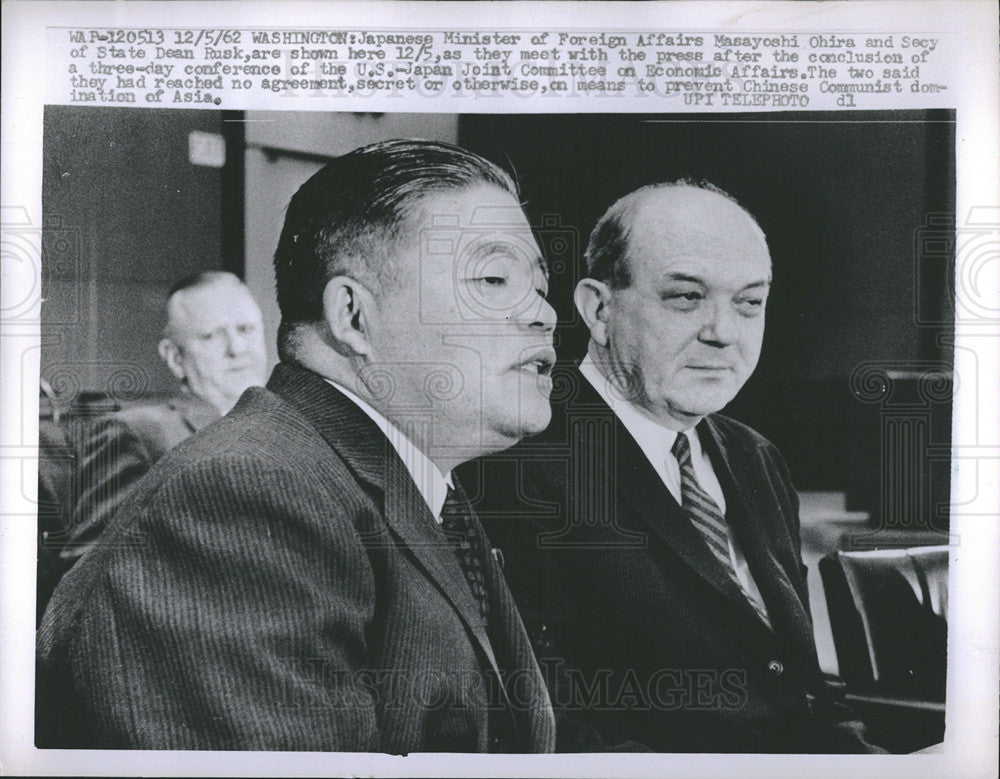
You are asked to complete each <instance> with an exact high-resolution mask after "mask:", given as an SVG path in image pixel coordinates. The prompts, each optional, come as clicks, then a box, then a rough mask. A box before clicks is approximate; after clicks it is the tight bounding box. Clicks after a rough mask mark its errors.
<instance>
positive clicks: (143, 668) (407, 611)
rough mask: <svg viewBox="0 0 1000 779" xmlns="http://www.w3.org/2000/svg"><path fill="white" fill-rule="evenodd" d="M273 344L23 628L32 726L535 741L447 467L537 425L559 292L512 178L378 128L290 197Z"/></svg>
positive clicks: (114, 734) (153, 734)
mask: <svg viewBox="0 0 1000 779" xmlns="http://www.w3.org/2000/svg"><path fill="white" fill-rule="evenodd" d="M275 268H276V275H277V292H278V303H279V307H280V309H281V315H282V323H281V328H280V332H279V355H280V357H281V362H280V364H279V365H278V366H277V367H276V368H275V370H274V373H273V374H272V376H271V378H270V380H269V381H268V384H267V387H266V388H263V389H258V388H252V389H250V390H248V391H247V392H246V393H245V394H244V395H243V397H242V398H241V399H240V401H239V402H238V403H237V405H236V406H235V408H233V410H232V411H231V412H230V413H229V414H227V415H226V416H225V417H223V418H222V419H221V420H220V421H218V422H217V423H215V424H212V425H210V426H208V427H207V428H205V429H204V430H202V431H201V432H200V433H197V434H195V435H194V436H192V437H191V438H189V439H188V440H187V441H185V442H184V443H183V444H181V445H180V446H178V447H177V448H176V449H174V450H173V451H172V452H171V453H169V454H168V455H166V456H165V457H164V458H163V459H162V460H160V462H159V463H157V465H156V466H154V467H153V468H152V469H151V471H150V472H149V473H148V474H147V476H146V477H145V478H144V479H143V480H142V481H141V482H140V484H139V485H138V486H137V488H136V489H135V491H134V492H133V493H132V494H131V495H130V496H129V498H128V499H127V501H126V503H125V505H124V506H123V507H122V509H121V510H120V511H119V512H118V514H117V515H116V517H115V519H114V520H113V522H112V524H111V526H110V527H109V528H108V530H107V534H108V536H109V541H108V543H107V544H102V545H101V546H100V547H98V548H96V549H95V550H94V551H93V552H91V553H90V554H88V555H86V556H85V557H84V558H83V559H82V560H81V561H80V562H79V563H78V564H77V565H76V566H75V567H74V568H73V569H72V570H71V571H70V572H69V573H68V574H67V576H66V577H65V578H64V579H63V581H62V583H61V584H60V586H59V588H58V589H57V591H56V593H55V595H54V597H53V600H52V602H51V604H50V606H49V609H48V611H47V613H46V615H45V618H44V620H43V624H42V626H41V629H40V631H39V640H38V668H39V678H38V685H37V686H38V696H37V700H38V714H37V717H36V722H37V726H38V732H37V739H38V742H39V743H40V744H44V745H47V746H55V745H65V746H79V747H121V748H156V749H261V750H324V751H382V752H392V753H402V754H405V753H408V752H415V751H455V752H458V751H473V752H487V751H495V752H501V751H515V752H546V751H551V749H552V747H553V743H554V738H555V724H554V719H553V714H552V708H551V705H550V702H549V699H548V695H547V692H546V690H545V685H544V681H543V679H542V677H541V674H540V671H539V669H538V666H537V663H536V661H535V659H534V656H533V654H532V651H531V647H530V644H529V642H528V638H527V635H526V633H525V631H524V628H523V625H522V623H521V621H520V618H519V616H518V614H517V611H516V608H515V606H514V603H513V600H512V599H511V597H510V593H509V592H508V590H507V587H506V585H505V583H504V581H503V578H502V575H501V573H500V570H499V568H498V566H497V564H496V562H495V560H494V559H493V557H492V556H491V555H490V554H488V549H487V547H486V542H485V539H484V537H483V533H482V530H481V527H480V525H479V522H478V520H477V519H476V517H475V515H474V514H473V512H472V511H471V508H470V506H469V503H468V499H467V497H466V496H465V493H464V492H463V490H462V488H461V485H460V484H459V483H458V482H457V481H456V480H454V479H453V478H452V476H451V475H450V472H451V470H452V468H454V467H455V466H456V465H458V464H459V463H461V462H463V461H465V460H467V459H470V458H472V457H475V456H479V455H483V454H486V453H489V452H495V451H499V450H501V449H504V448H506V447H509V446H511V445H512V444H514V443H515V442H516V441H517V440H519V439H520V438H522V437H523V436H525V435H526V434H530V433H537V432H540V431H541V430H543V429H544V428H545V426H546V425H547V424H548V422H549V419H550V408H549V403H548V395H549V391H550V389H551V380H550V378H549V373H550V370H551V367H552V364H553V362H554V357H555V355H554V352H553V351H552V346H551V342H552V331H553V328H554V325H555V313H554V312H553V310H552V309H551V307H550V306H549V305H548V304H547V303H546V302H545V299H544V294H545V292H546V275H545V269H544V266H543V263H542V259H541V256H540V253H539V250H538V247H537V244H536V243H535V241H534V238H533V237H532V234H531V230H530V228H529V226H528V223H527V221H526V219H525V216H524V214H523V212H522V211H521V209H520V206H519V204H518V196H517V190H516V188H515V186H514V184H513V182H512V181H511V179H510V177H509V176H508V175H507V174H505V173H504V172H503V171H501V170H500V169H499V168H497V167H496V166H495V165H493V164H492V163H489V162H487V161H486V160H484V159H482V158H480V157H477V156H475V155H472V154H470V153H468V152H465V151H463V150H461V149H458V148H456V147H453V146H449V145H446V144H439V143H432V142H421V141H389V142H386V143H382V144H375V145H372V146H368V147H364V148H361V149H357V150H355V151H353V152H351V153H349V154H346V155H344V156H342V157H340V158H338V159H336V160H334V161H333V162H331V163H329V164H328V165H326V166H325V167H324V168H323V169H321V170H320V171H319V172H318V173H317V174H316V175H314V176H313V177H312V178H311V179H309V181H307V182H306V183H305V184H304V185H303V186H302V187H301V188H300V189H299V191H298V192H297V193H296V195H295V196H294V197H293V198H292V200H291V202H290V204H289V206H288V210H287V213H286V218H285V224H284V228H283V231H282V235H281V238H280V241H279V244H278V249H277V251H276V253H275Z"/></svg>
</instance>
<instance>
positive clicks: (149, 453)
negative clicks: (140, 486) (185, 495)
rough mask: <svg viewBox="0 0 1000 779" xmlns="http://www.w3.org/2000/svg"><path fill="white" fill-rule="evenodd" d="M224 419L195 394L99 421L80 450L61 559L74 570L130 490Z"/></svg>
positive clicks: (152, 404) (126, 409) (139, 407)
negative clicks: (155, 466)
mask: <svg viewBox="0 0 1000 779" xmlns="http://www.w3.org/2000/svg"><path fill="white" fill-rule="evenodd" d="M218 418H219V412H218V411H217V410H216V409H215V407H214V406H211V405H210V404H208V403H206V402H205V401H204V400H201V399H199V398H197V397H195V396H194V395H178V396H177V397H174V398H170V399H169V400H167V401H165V402H163V403H143V404H141V405H136V406H131V407H129V408H124V409H122V410H121V411H117V412H115V413H114V414H110V415H108V416H106V417H103V418H101V419H99V420H97V421H96V422H95V423H94V425H93V427H92V428H91V429H90V431H89V432H88V434H87V437H86V439H85V440H84V442H83V444H82V446H81V448H80V458H79V464H78V466H77V469H76V474H75V477H74V478H75V482H74V483H75V490H74V492H75V496H76V500H75V504H74V506H73V508H72V516H71V518H70V524H69V528H68V529H67V532H66V534H65V535H64V537H63V543H62V548H61V550H60V552H59V557H60V560H61V562H62V568H63V570H65V569H67V568H69V567H70V566H71V565H73V563H75V562H76V561H77V560H79V559H80V557H81V556H82V555H83V554H84V553H85V552H86V551H87V550H88V549H90V548H91V547H92V546H94V544H96V543H98V540H99V538H100V536H101V533H102V532H103V530H104V528H105V527H107V525H108V523H109V522H110V521H111V519H112V517H114V515H115V514H116V513H117V512H118V509H119V508H120V507H121V505H122V503H123V502H124V500H125V497H126V496H127V495H128V493H129V490H131V489H132V487H134V486H135V484H136V482H138V481H139V479H141V478H142V477H143V476H144V475H145V473H146V471H148V470H149V469H150V467H151V466H152V465H153V463H155V462H156V461H157V460H159V459H160V458H161V457H163V455H165V454H166V453H167V452H169V451H170V450H171V449H173V448H174V447H175V446H177V444H179V443H180V442H181V441H183V440H184V439H185V438H187V437H188V436H189V435H191V434H192V433H195V432H197V431H198V430H201V429H202V428H203V427H205V426H206V425H208V424H209V423H211V422H214V421H215V420H216V419H218Z"/></svg>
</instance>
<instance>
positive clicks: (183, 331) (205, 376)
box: [60, 271, 267, 570]
mask: <svg viewBox="0 0 1000 779" xmlns="http://www.w3.org/2000/svg"><path fill="white" fill-rule="evenodd" d="M158 351H159V354H160V357H161V358H162V359H163V361H164V363H166V365H167V367H168V368H169V369H170V372H171V373H172V374H173V375H174V376H175V377H176V378H177V380H178V382H180V391H179V392H178V393H177V394H176V395H175V396H174V397H172V398H169V399H167V400H165V401H163V402H158V403H141V404H138V405H135V406H129V407H127V408H125V409H123V410H121V411H119V412H117V413H115V414H112V415H110V416H108V417H106V418H104V419H102V420H100V421H99V422H97V423H96V424H95V425H94V427H93V429H92V430H91V431H90V433H89V435H88V437H87V440H86V441H85V442H84V445H83V447H82V450H81V454H80V465H79V467H78V472H77V477H76V478H77V479H78V485H77V493H76V494H77V496H78V499H77V503H76V506H75V508H74V510H73V517H72V523H71V527H70V531H69V534H68V538H67V542H66V544H65V545H64V546H63V548H62V550H61V551H60V559H61V560H62V562H63V568H64V570H65V569H66V568H69V567H70V566H71V565H72V564H73V563H75V562H76V560H78V559H79V558H80V557H81V556H82V555H83V554H84V553H85V552H86V551H87V550H88V549H90V548H91V547H92V546H94V545H95V544H96V543H98V542H99V537H100V534H101V531H102V530H103V528H104V527H105V526H106V525H107V523H108V522H109V521H110V520H111V518H112V517H113V516H114V514H115V512H116V511H117V510H118V507H119V506H120V505H121V503H122V501H123V500H124V498H125V495H126V494H127V493H128V491H129V490H130V489H131V488H132V486H133V485H134V484H135V483H136V482H137V481H139V479H140V478H141V477H142V476H143V474H145V473H146V471H148V470H149V468H150V466H152V465H153V463H155V462H156V461H157V460H159V459H160V457H162V456H163V455H164V454H166V453H167V452H168V451H170V450H171V449H173V448H174V447H175V446H177V444H179V443H180V442H181V441H183V440H184V439H185V438H187V437H188V436H189V435H191V434H192V433H194V432H196V431H198V430H200V429H201V428H203V427H205V426H206V425H208V424H209V423H210V422H213V421H215V420H216V419H218V418H219V417H220V416H222V415H223V414H226V413H228V412H229V410H230V409H231V408H232V407H233V406H234V405H235V404H236V401H237V400H239V397H240V395H242V394H243V392H244V390H246V389H248V388H249V387H257V386H262V385H263V384H264V382H265V380H266V378H267V356H266V352H265V348H264V327H263V322H262V320H261V313H260V308H259V307H258V306H257V302H256V301H255V300H254V299H253V296H252V295H251V294H250V291H249V290H248V289H247V287H246V285H245V284H244V283H243V282H242V281H240V279H239V278H237V277H236V276H234V275H233V274H232V273H226V272H224V271H204V272H201V273H198V274H196V275H193V276H189V277H187V278H185V279H182V280H181V281H179V282H178V283H177V284H175V285H174V286H173V288H172V289H171V290H170V293H169V297H168V299H167V317H166V325H165V327H164V329H163V339H162V340H161V341H160V343H159V348H158Z"/></svg>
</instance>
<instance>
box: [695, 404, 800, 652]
mask: <svg viewBox="0 0 1000 779" xmlns="http://www.w3.org/2000/svg"><path fill="white" fill-rule="evenodd" d="M698 427H699V430H700V431H702V432H703V433H704V435H702V436H701V440H702V442H703V445H704V446H705V448H706V451H707V452H708V455H709V458H710V459H711V461H712V465H713V467H714V468H715V472H716V475H717V476H718V477H719V482H720V483H721V485H722V489H723V492H724V494H725V496H726V503H727V506H726V521H727V522H728V524H729V526H730V528H731V531H732V532H733V533H735V535H736V538H737V540H738V541H739V544H740V547H741V549H742V550H743V556H744V558H745V559H746V561H747V565H748V566H749V568H750V573H751V575H752V576H753V578H754V582H755V583H756V584H757V588H758V589H759V590H760V593H761V596H762V597H763V598H764V603H765V605H766V606H767V610H768V615H769V616H770V618H771V622H772V623H773V624H774V626H775V628H780V627H781V626H788V627H792V628H793V629H792V631H791V633H800V632H801V630H800V629H799V628H800V627H801V626H803V625H805V626H807V627H808V626H809V625H810V620H809V615H808V614H807V612H806V610H805V607H804V606H803V604H802V601H801V600H800V598H799V596H798V593H797V592H796V590H795V587H794V586H793V584H792V582H791V579H789V577H788V573H787V571H786V570H785V567H784V566H782V565H781V563H780V562H779V561H778V559H777V558H776V557H775V555H774V550H773V548H772V547H773V545H772V544H771V543H769V541H768V533H767V529H766V528H765V527H764V525H763V521H762V519H763V512H764V511H766V509H765V507H763V506H761V505H760V503H759V501H758V500H757V499H756V496H755V495H754V493H752V492H751V491H748V490H746V489H745V488H743V486H742V485H746V484H761V478H762V475H761V474H760V473H755V472H754V468H753V463H755V462H756V461H757V460H758V459H759V455H758V453H757V452H753V451H738V450H734V449H733V443H732V442H726V441H724V440H723V435H722V431H721V430H720V429H719V427H718V425H717V424H715V422H714V421H713V420H712V418H711V417H707V418H706V419H705V420H704V421H703V422H702V423H701V424H700V425H699V426H698ZM727 444H728V445H727ZM779 519H780V518H779ZM775 632H777V633H779V634H782V635H785V636H788V635H790V632H789V631H788V630H782V629H778V630H776V631H775ZM799 638H801V636H800V637H799ZM805 639H806V643H807V644H808V645H809V646H810V647H811V646H812V632H811V630H809V631H808V634H807V635H806V636H805Z"/></svg>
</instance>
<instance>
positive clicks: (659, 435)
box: [580, 354, 702, 467]
mask: <svg viewBox="0 0 1000 779" xmlns="http://www.w3.org/2000/svg"><path fill="white" fill-rule="evenodd" d="M580 373H581V374H583V377H584V378H585V379H586V380H587V381H589V382H590V383H591V384H592V385H593V387H594V389H595V390H597V394H598V395H600V396H601V398H603V400H604V402H605V403H607V404H608V406H609V407H610V408H611V410H612V411H613V412H614V413H615V416H616V417H618V419H619V420H621V423H622V424H623V425H625V429H626V430H628V432H629V435H631V436H632V438H634V439H635V442H636V443H637V444H639V448H640V449H642V451H643V454H645V455H646V459H648V460H649V461H650V462H651V463H653V464H654V466H657V467H659V464H661V463H664V462H666V461H667V458H668V457H669V458H673V456H674V455H673V453H672V452H671V451H670V450H671V449H672V448H673V446H674V441H675V440H677V431H676V430H671V429H670V428H669V427H665V426H664V425H661V424H660V423H659V422H657V421H656V420H654V419H652V418H651V417H650V416H649V415H648V414H646V413H644V412H642V411H640V410H639V409H638V407H636V405H635V404H634V403H632V402H631V401H629V400H628V399H626V398H625V396H624V395H622V394H621V392H620V391H619V390H618V388H617V387H615V386H614V384H612V383H611V382H610V381H608V379H607V378H605V376H604V374H603V373H601V370H600V368H598V367H597V364H596V363H595V362H594V361H593V359H591V356H590V355H589V354H587V355H586V356H585V357H584V358H583V361H582V362H581V363H580ZM684 433H685V434H686V435H687V437H688V443H689V444H691V458H692V460H696V459H698V458H700V457H701V456H702V451H701V442H700V441H699V440H698V434H697V432H696V431H695V429H694V427H693V426H692V427H690V428H688V429H687V430H685V431H684Z"/></svg>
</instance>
